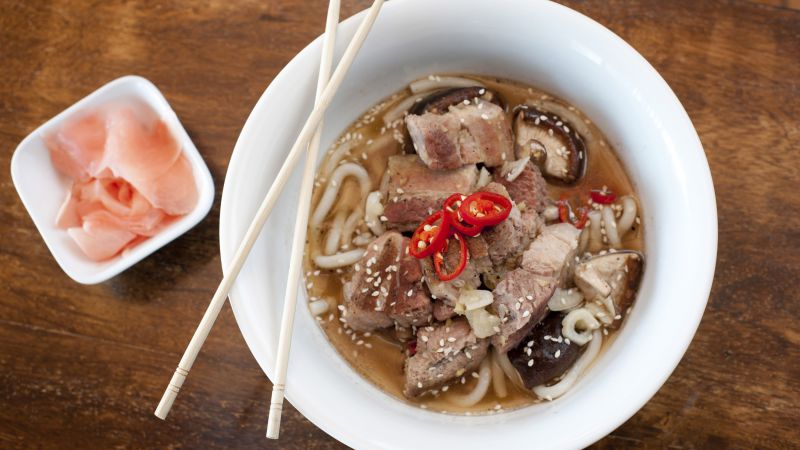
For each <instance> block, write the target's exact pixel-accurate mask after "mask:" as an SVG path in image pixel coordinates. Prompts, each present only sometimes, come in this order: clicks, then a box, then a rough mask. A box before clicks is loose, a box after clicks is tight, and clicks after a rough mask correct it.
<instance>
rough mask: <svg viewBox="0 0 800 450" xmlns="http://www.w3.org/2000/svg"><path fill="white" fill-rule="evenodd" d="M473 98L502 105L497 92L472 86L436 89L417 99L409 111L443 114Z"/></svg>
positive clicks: (417, 113)
mask: <svg viewBox="0 0 800 450" xmlns="http://www.w3.org/2000/svg"><path fill="white" fill-rule="evenodd" d="M475 99H481V100H483V101H487V102H492V103H494V104H496V105H498V106H500V107H503V105H502V103H501V102H500V98H499V97H498V96H497V94H495V93H494V92H492V91H490V90H488V89H486V88H484V87H481V86H473V87H465V88H452V89H441V90H438V91H436V92H434V93H432V94H431V95H429V96H427V97H425V98H423V99H422V100H420V101H418V102H417V103H416V104H415V105H414V106H412V107H411V109H410V110H409V113H410V114H416V115H422V114H424V113H426V112H430V113H435V114H444V113H446V112H447V111H448V110H449V109H450V107H451V106H454V105H458V104H459V103H465V102H466V103H467V104H469V103H471V102H473V101H474V100H475Z"/></svg>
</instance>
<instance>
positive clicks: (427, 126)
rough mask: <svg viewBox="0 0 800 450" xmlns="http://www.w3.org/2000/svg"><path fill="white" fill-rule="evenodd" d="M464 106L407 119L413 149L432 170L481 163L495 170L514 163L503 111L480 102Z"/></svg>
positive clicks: (485, 102) (510, 134) (509, 135)
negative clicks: (506, 162)
mask: <svg viewBox="0 0 800 450" xmlns="http://www.w3.org/2000/svg"><path fill="white" fill-rule="evenodd" d="M466 102H467V101H465V103H466ZM465 103H461V104H458V105H455V106H451V107H450V108H449V110H448V111H447V112H445V113H443V114H436V113H433V112H426V113H423V114H422V115H415V114H409V115H408V116H406V119H405V120H406V126H407V128H408V133H409V135H410V136H411V140H412V142H413V143H414V148H415V149H416V151H417V153H418V154H419V156H420V158H422V160H423V161H424V162H425V164H426V165H427V166H428V167H430V168H431V169H437V170H441V169H456V168H458V167H461V166H463V165H466V164H476V163H481V162H482V163H484V164H485V165H486V166H489V167H495V166H499V165H501V164H503V161H506V160H511V159H513V135H512V133H511V127H510V125H509V123H508V120H507V118H506V114H505V112H504V111H503V108H501V107H499V106H497V105H495V104H494V103H491V102H487V101H484V100H481V99H477V101H473V102H469V104H465Z"/></svg>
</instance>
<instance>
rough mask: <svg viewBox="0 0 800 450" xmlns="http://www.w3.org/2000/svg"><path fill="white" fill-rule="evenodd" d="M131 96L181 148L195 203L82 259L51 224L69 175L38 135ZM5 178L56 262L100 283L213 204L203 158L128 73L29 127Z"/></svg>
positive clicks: (147, 85) (155, 97)
mask: <svg viewBox="0 0 800 450" xmlns="http://www.w3.org/2000/svg"><path fill="white" fill-rule="evenodd" d="M129 99H136V100H139V101H141V102H144V103H145V104H147V105H149V106H150V107H151V108H153V110H154V111H155V112H156V113H157V114H158V116H159V117H160V118H161V119H162V120H164V122H165V123H166V124H167V127H168V128H169V130H170V131H171V132H172V134H173V135H174V136H175V137H176V138H177V139H178V141H179V142H180V143H181V146H182V147H183V151H184V153H185V154H186V157H187V158H189V162H190V163H191V165H192V172H193V173H194V179H195V183H197V191H198V193H199V197H198V201H197V206H195V208H194V210H192V211H191V212H190V213H189V214H187V215H185V216H183V217H181V218H180V219H178V220H176V221H175V222H173V223H172V224H170V225H169V226H168V227H166V228H165V229H163V230H162V231H161V232H159V233H158V234H156V235H155V236H153V237H151V238H149V239H147V240H146V241H144V242H142V243H141V244H139V245H137V246H135V247H134V248H132V249H130V250H128V251H126V252H123V253H121V254H120V255H117V256H115V257H114V258H111V259H109V260H107V261H102V262H96V261H92V260H90V259H89V258H87V257H86V255H84V254H83V252H81V250H80V248H78V246H77V244H75V242H74V241H73V240H72V238H70V237H69V235H68V234H67V232H66V231H65V230H62V229H60V228H57V227H56V224H55V220H56V214H57V213H58V210H59V208H60V207H61V204H62V202H63V201H64V196H65V195H66V194H67V191H69V189H70V186H71V185H72V182H71V180H70V179H69V177H67V176H65V175H62V174H60V173H58V172H57V171H56V169H55V167H54V166H53V164H52V162H51V161H50V154H49V152H48V151H47V146H46V145H45V143H44V140H43V138H42V136H44V135H46V134H48V133H50V132H52V131H53V130H55V129H57V128H58V127H59V126H60V125H61V123H62V122H64V121H65V120H67V119H69V118H70V117H71V116H73V115H75V114H77V113H80V112H83V111H86V110H87V109H91V108H93V107H97V106H100V105H103V104H107V103H110V102H114V101H125V100H129ZM11 178H12V179H13V181H14V186H15V187H16V188H17V193H19V197H20V198H21V199H22V203H23V204H24V205H25V208H26V209H27V210H28V214H30V216H31V219H33V223H34V224H35V225H36V228H37V229H38V230H39V233H40V234H41V235H42V238H43V239H44V242H45V244H46V245H47V248H49V249H50V253H52V254H53V257H54V258H55V259H56V261H57V262H58V265H59V266H61V268H62V269H63V270H64V272H66V273H67V275H69V276H70V277H71V278H72V279H73V280H75V281H77V282H79V283H84V284H95V283H100V282H102V281H105V280H107V279H109V278H111V277H113V276H115V275H117V274H119V273H120V272H122V271H123V270H125V269H127V268H128V267H130V266H132V265H134V264H136V263H137V262H139V261H141V260H142V259H144V258H145V257H146V256H148V255H149V254H151V253H153V252H154V251H156V250H158V249H159V248H161V247H163V246H164V245H166V244H168V243H169V242H170V241H172V240H173V239H175V238H177V237H178V236H180V235H182V234H183V233H185V232H187V231H188V230H189V229H190V228H192V227H193V226H195V225H197V224H198V223H199V222H200V221H201V220H203V218H204V217H205V216H206V214H208V211H209V210H210V209H211V205H212V204H213V203H214V181H213V180H212V179H211V173H210V172H209V171H208V167H207V166H206V163H205V162H204V161H203V157H202V156H200V152H198V151H197V147H195V146H194V143H193V142H192V140H191V139H190V138H189V135H188V134H187V133H186V130H185V129H184V128H183V125H181V122H180V121H179V120H178V116H177V115H175V111H173V110H172V108H171V107H170V106H169V103H167V99H166V98H164V95H162V94H161V91H159V90H158V88H157V87H155V85H153V83H151V82H150V81H148V80H146V79H144V78H142V77H139V76H134V75H129V76H125V77H122V78H117V79H116V80H114V81H111V82H109V83H107V84H105V85H103V86H102V87H100V88H99V89H97V90H96V91H94V92H92V93H91V94H89V95H87V96H86V97H84V98H83V99H81V100H79V101H78V102H77V103H75V104H74V105H72V106H70V107H69V108H67V109H65V110H64V111H62V112H61V113H59V114H58V115H56V116H55V117H53V118H52V119H50V120H48V121H47V122H45V123H44V124H43V125H42V126H40V127H39V128H37V129H36V130H34V131H33V132H32V133H31V134H29V135H28V136H27V137H26V138H25V139H23V140H22V142H21V143H20V144H19V146H18V147H17V149H16V150H15V151H14V156H13V157H12V158H11Z"/></svg>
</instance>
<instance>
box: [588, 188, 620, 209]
mask: <svg viewBox="0 0 800 450" xmlns="http://www.w3.org/2000/svg"><path fill="white" fill-rule="evenodd" d="M589 195H590V196H591V197H592V201H593V202H595V203H599V204H601V205H610V204H612V203H614V200H616V199H617V194H615V193H613V192H611V191H608V190H605V189H602V190H601V189H592V191H591V192H589Z"/></svg>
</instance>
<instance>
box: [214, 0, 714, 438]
mask: <svg viewBox="0 0 800 450" xmlns="http://www.w3.org/2000/svg"><path fill="white" fill-rule="evenodd" d="M361 17H363V13H362V14H359V15H357V16H356V17H354V18H351V19H349V20H347V21H345V22H344V23H343V24H342V25H341V27H340V32H339V38H338V42H337V50H338V53H337V54H338V55H341V52H342V51H343V49H344V47H345V46H346V43H347V42H348V41H349V38H350V37H351V36H352V34H353V33H354V30H355V28H356V26H357V24H358V22H359V21H360V19H361ZM319 52H320V40H319V39H317V40H316V41H314V42H313V43H311V44H310V45H309V46H308V47H307V48H305V49H304V50H303V51H302V52H300V53H299V54H298V55H297V56H296V57H295V58H294V59H293V60H292V61H291V62H290V63H289V64H288V65H287V66H286V68H284V70H283V71H282V72H281V73H280V74H279V75H278V76H277V77H276V78H275V79H274V80H273V82H272V84H270V86H269V88H268V89H267V90H266V92H265V93H264V95H263V96H262V97H261V99H260V100H259V101H258V104H257V105H256V107H255V108H254V109H253V112H252V113H251V115H250V117H249V119H248V120H247V123H246V124H245V126H244V129H243V130H242V133H241V136H240V137H239V140H238V142H237V144H236V148H235V150H234V154H233V157H232V159H231V163H230V166H229V169H228V175H227V179H226V180H225V189H224V191H223V197H222V212H221V217H220V247H221V253H222V261H223V262H227V261H230V259H231V257H232V255H233V252H234V249H235V247H236V245H237V243H238V242H239V240H240V239H241V237H242V236H243V234H244V231H245V228H246V226H247V224H248V223H249V221H250V219H251V217H253V214H254V212H255V209H256V207H257V205H258V203H259V201H260V199H261V197H262V196H263V195H264V194H265V193H266V190H267V189H268V186H269V185H270V183H271V182H272V180H273V178H274V176H275V174H276V173H277V171H278V168H279V166H280V165H281V162H282V160H283V158H284V156H285V154H286V152H287V151H288V148H289V147H290V146H291V144H292V143H293V142H294V139H295V137H296V135H297V133H298V132H299V129H300V127H301V126H302V124H303V122H304V119H305V117H306V116H307V114H308V113H309V111H310V108H311V105H312V102H313V97H314V86H315V80H316V73H317V65H318V60H319ZM436 72H470V73H480V74H489V75H497V76H500V77H506V78H510V79H515V80H519V81H521V82H524V83H529V84H531V85H534V86H538V87H540V88H543V89H544V90H546V91H549V92H552V93H554V94H556V95H558V96H560V97H563V98H565V99H567V100H568V101H570V102H571V103H573V104H575V105H576V106H578V107H580V108H581V109H582V110H583V111H584V112H586V114H588V115H589V117H590V118H592V119H593V120H594V121H595V122H596V123H597V125H598V126H599V127H600V128H601V129H602V130H604V131H605V133H606V135H607V136H608V138H609V139H610V141H611V142H612V143H613V144H614V145H615V146H616V148H617V149H618V150H619V156H620V158H621V159H622V161H623V163H624V165H625V166H626V167H627V169H628V172H629V174H630V176H631V178H632V179H633V181H634V183H635V185H636V187H637V190H638V193H639V196H640V199H641V203H642V205H643V213H644V215H643V221H644V230H645V240H646V243H645V245H646V257H647V260H646V261H647V263H646V264H647V267H646V271H645V273H644V278H643V281H642V284H641V289H640V292H639V297H638V300H637V303H636V305H635V306H634V308H633V310H632V312H631V314H630V316H629V317H628V318H627V319H626V323H625V325H624V326H623V327H622V329H621V330H620V332H619V335H618V336H617V339H616V340H615V341H614V342H613V343H612V344H611V345H610V346H609V347H608V348H607V350H606V351H605V352H604V353H603V354H602V355H601V357H600V358H599V360H598V361H597V362H596V363H595V364H594V365H593V366H592V367H591V368H590V370H589V371H588V373H586V374H585V375H584V376H583V377H582V379H581V380H580V381H579V382H578V384H577V385H576V386H575V387H574V388H573V389H572V390H571V391H570V392H569V393H568V394H567V395H565V396H564V397H562V398H560V399H557V400H556V401H554V402H551V403H542V404H538V405H534V406H530V407H526V408H522V409H519V410H516V411H510V412H506V413H501V414H495V415H489V416H481V417H474V416H473V417H461V416H452V415H444V414H437V413H434V412H430V411H425V410H422V409H419V408H416V407H412V406H409V405H407V404H405V403H403V402H400V401H398V400H396V399H394V398H392V397H390V396H388V395H386V394H384V393H383V392H382V391H380V390H378V389H377V388H375V387H373V386H372V385H371V384H370V383H369V382H367V381H365V380H364V379H362V378H361V377H360V376H359V375H357V374H356V372H354V371H353V370H352V369H350V368H349V367H348V366H347V364H346V363H345V362H344V361H343V360H342V358H341V357H339V355H338V354H337V353H336V351H335V350H334V349H333V348H332V347H331V345H330V344H329V343H328V342H327V341H326V339H325V337H324V336H323V334H322V332H321V331H320V329H319V328H318V327H317V325H316V324H315V323H314V321H313V319H312V318H311V317H310V314H309V313H308V311H307V308H306V299H305V295H303V298H301V299H300V302H299V305H298V314H297V320H296V322H295V330H294V338H293V345H292V353H291V360H290V365H289V371H288V386H287V397H288V399H289V400H290V401H291V402H292V404H293V405H294V406H295V407H296V408H297V409H298V410H299V411H300V412H302V413H303V414H304V415H305V416H306V417H308V418H309V419H310V420H311V421H312V422H314V423H315V424H316V425H318V426H319V427H320V428H322V429H323V430H325V431H326V432H328V433H330V434H331V435H332V436H334V437H335V438H337V439H339V440H340V441H342V442H344V443H345V444H347V445H350V446H352V447H356V448H392V449H399V448H416V449H420V448H436V449H442V448H476V449H485V448H519V447H524V448H534V447H538V448H578V447H583V446H586V445H588V444H590V443H592V442H594V441H596V440H597V439H599V438H601V437H602V436H604V435H606V434H608V433H609V432H611V431H612V430H614V428H616V427H618V426H619V425H620V424H622V423H623V422H624V421H625V420H627V419H628V418H629V417H631V416H632V415H633V414H634V413H635V412H636V411H637V410H638V409H639V408H641V407H642V406H643V405H644V404H645V403H646V402H647V401H648V399H650V397H652V396H653V395H654V394H655V392H656V391H657V390H658V389H659V387H660V386H661V385H662V384H663V383H664V381H665V380H666V379H667V377H668V376H669V375H670V373H671V372H672V370H673V369H674V368H675V366H676V365H677V364H678V362H679V361H680V359H681V357H682V356H683V353H684V352H685V350H686V348H687V346H688V345H689V342H690V341H691V339H692V336H693V335H694V332H695V330H696V328H697V325H698V323H699V321H700V318H701V317H702V315H703V310H704V308H705V305H706V301H707V299H708V294H709V290H710V287H711V280H712V277H713V273H714V263H715V258H716V243H717V221H716V204H715V200H714V191H713V186H712V183H711V176H710V173H709V168H708V164H707V162H706V159H705V155H704V153H703V149H702V146H701V144H700V141H699V139H698V137H697V134H696V132H695V130H694V128H693V127H692V124H691V122H690V120H689V118H688V117H687V115H686V112H685V111H684V109H683V107H682V106H681V104H680V102H679V101H678V99H677V98H676V97H675V95H674V94H673V93H672V91H671V90H670V88H669V86H667V84H666V83H665V82H664V80H663V79H662V78H661V77H660V76H659V75H658V73H656V71H655V70H654V69H653V68H652V67H651V66H650V65H649V64H648V63H647V61H645V60H644V58H642V56H640V55H639V54H638V53H637V52H636V51H635V50H634V49H633V48H631V47H630V46H629V45H628V44H626V43H625V42H624V41H622V39H620V38H619V37H617V36H616V35H614V34H613V33H611V32H610V31H609V30H607V29H605V28H603V27H602V26H601V25H599V24H597V23H596V22H594V21H592V20H590V19H588V18H586V17H584V16H582V15H580V14H578V13H576V12H574V11H572V10H570V9H567V8H565V7H562V6H559V5H557V4H554V3H549V2H530V1H524V0H501V1H497V0H495V1H492V2H491V4H490V3H489V2H486V1H484V0H439V1H436V2H430V1H427V0H405V1H402V2H401V1H392V2H388V3H387V4H386V5H385V6H384V8H383V11H382V12H381V14H380V17H379V18H378V21H377V23H376V24H375V28H374V30H373V31H372V33H371V35H370V36H369V38H368V39H367V42H366V44H365V46H364V48H363V49H362V51H361V53H360V54H359V55H358V57H357V59H356V61H355V64H354V65H353V67H352V69H351V70H350V73H349V74H348V76H347V79H346V81H345V82H344V84H343V85H342V88H341V90H340V91H339V93H338V95H337V96H336V99H335V101H334V103H333V105H332V106H331V108H330V110H329V112H328V114H327V116H326V124H325V131H324V133H323V138H322V143H323V146H326V147H327V146H328V145H330V144H331V142H332V141H333V140H334V138H335V137H336V136H337V135H338V134H339V133H340V132H342V131H343V130H344V129H345V128H346V126H347V125H348V124H349V123H350V122H351V121H352V120H354V119H355V118H356V117H357V116H358V115H359V114H360V113H361V112H363V111H364V110H366V109H367V108H368V107H369V106H371V105H373V104H374V103H375V102H377V101H378V100H380V99H381V98H383V97H385V96H386V95H388V94H390V93H392V92H394V91H396V90H397V89H399V88H401V87H402V86H403V85H405V84H406V83H408V82H409V81H411V80H414V79H416V78H418V77H421V76H424V75H427V74H429V73H436ZM298 187H299V174H298V173H297V172H296V173H295V177H294V178H293V180H292V181H291V182H290V183H289V185H288V186H287V188H286V191H285V192H284V195H283V197H282V198H281V200H280V201H279V202H278V204H277V206H276V209H275V211H277V212H276V213H273V215H272V217H271V218H270V219H269V221H268V222H267V224H266V226H265V229H264V231H263V233H262V234H261V237H260V238H259V240H258V242H257V244H256V246H255V248H254V250H253V253H252V254H251V255H250V258H249V261H248V262H247V264H246V265H245V267H244V270H243V271H242V273H241V275H240V276H239V279H238V281H237V283H236V285H235V287H234V289H233V292H232V295H231V303H232V306H233V311H234V313H235V315H236V320H237V322H238V324H239V327H240V329H241V331H242V334H243V335H244V338H245V340H246V341H247V344H248V346H249V347H250V350H251V351H252V352H253V355H254V356H255V357H256V359H257V360H258V363H259V364H260V365H261V367H262V368H263V370H264V372H266V374H267V375H268V376H272V374H273V373H274V368H275V366H274V358H275V349H276V347H277V339H278V330H279V323H280V316H281V310H282V306H281V299H282V293H283V292H284V289H285V285H286V281H285V279H286V272H287V268H286V266H287V263H286V261H287V259H288V254H289V246H290V241H291V240H290V239H289V235H290V233H291V232H292V225H293V222H294V215H295V212H296V206H295V205H296V202H297V195H298ZM301 295H302V294H301ZM266 413H267V411H266V410H265V411H264V414H265V415H266Z"/></svg>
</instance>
